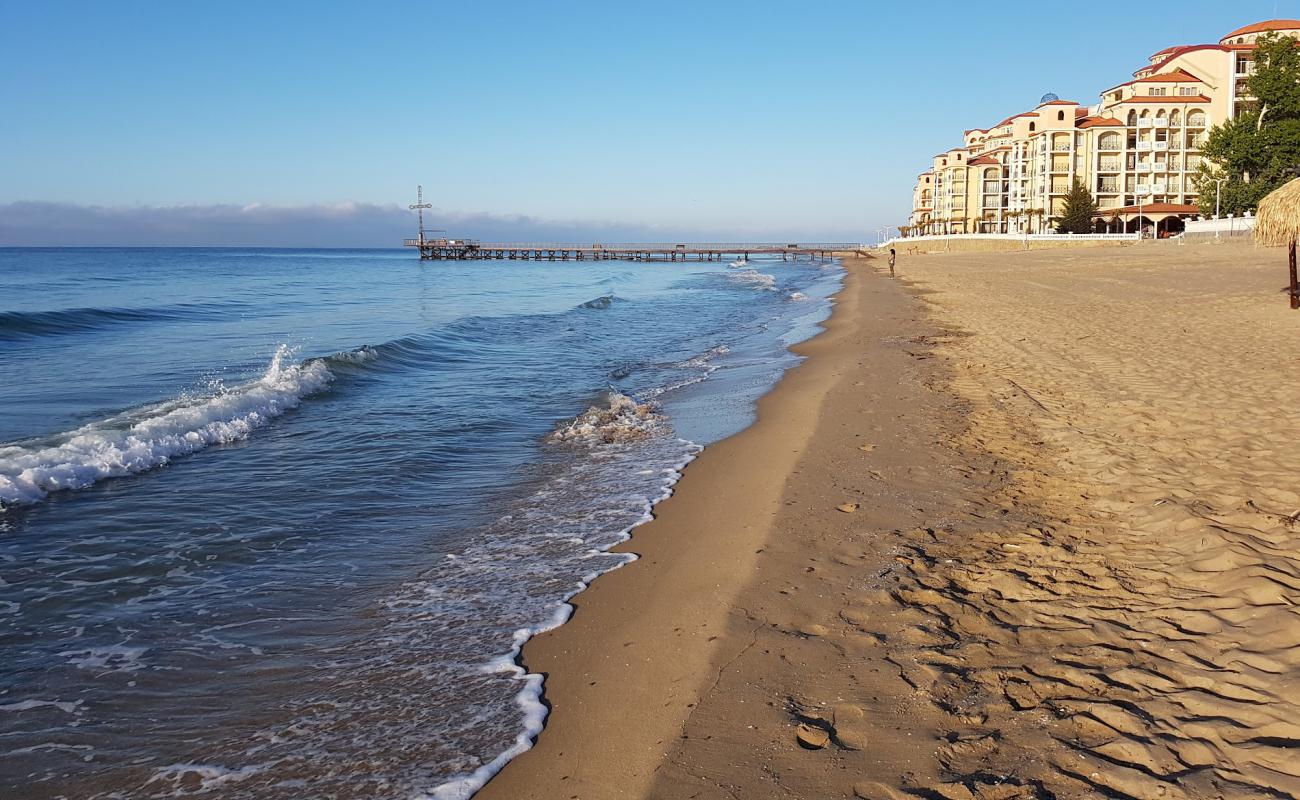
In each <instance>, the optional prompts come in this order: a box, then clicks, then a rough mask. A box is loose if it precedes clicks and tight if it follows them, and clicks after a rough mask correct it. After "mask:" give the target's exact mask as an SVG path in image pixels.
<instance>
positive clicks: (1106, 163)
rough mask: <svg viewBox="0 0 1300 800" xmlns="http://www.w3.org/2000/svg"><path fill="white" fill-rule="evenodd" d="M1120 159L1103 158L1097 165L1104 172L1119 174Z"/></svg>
mask: <svg viewBox="0 0 1300 800" xmlns="http://www.w3.org/2000/svg"><path fill="white" fill-rule="evenodd" d="M1119 164H1120V162H1119V159H1115V158H1103V159H1102V160H1101V161H1100V162H1098V163H1097V169H1099V170H1101V171H1102V172H1119Z"/></svg>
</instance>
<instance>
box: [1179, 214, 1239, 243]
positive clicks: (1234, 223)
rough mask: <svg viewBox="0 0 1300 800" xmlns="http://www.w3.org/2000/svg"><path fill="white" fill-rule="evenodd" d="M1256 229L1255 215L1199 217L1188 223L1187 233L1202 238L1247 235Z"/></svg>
mask: <svg viewBox="0 0 1300 800" xmlns="http://www.w3.org/2000/svg"><path fill="white" fill-rule="evenodd" d="M1253 230H1255V218H1254V217H1224V218H1222V219H1197V220H1190V221H1189V222H1188V223H1187V230H1186V231H1185V233H1186V235H1187V236H1189V237H1195V238H1201V237H1205V236H1219V237H1222V236H1245V235H1247V234H1249V233H1250V232H1251V231H1253Z"/></svg>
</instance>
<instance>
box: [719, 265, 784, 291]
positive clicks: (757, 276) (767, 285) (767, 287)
mask: <svg viewBox="0 0 1300 800" xmlns="http://www.w3.org/2000/svg"><path fill="white" fill-rule="evenodd" d="M723 274H725V275H726V276H727V277H728V278H730V279H731V280H733V281H735V282H736V283H739V284H743V285H745V286H749V287H752V288H754V289H761V290H763V291H767V292H775V291H776V276H774V275H768V274H767V273H766V272H759V271H758V270H756V269H735V270H728V271H727V272H725V273H723Z"/></svg>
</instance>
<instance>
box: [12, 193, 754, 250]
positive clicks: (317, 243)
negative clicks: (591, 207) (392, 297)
mask: <svg viewBox="0 0 1300 800" xmlns="http://www.w3.org/2000/svg"><path fill="white" fill-rule="evenodd" d="M425 227H426V228H445V229H446V230H448V231H451V232H452V235H454V236H463V237H466V238H476V239H484V240H497V241H502V240H507V241H619V240H622V241H691V240H695V241H700V240H705V239H713V240H718V239H715V238H714V237H715V236H717V234H716V233H713V234H708V233H704V232H701V231H689V230H682V229H675V230H668V229H660V228H655V227H652V226H635V225H623V224H618V223H612V222H561V221H549V220H543V219H537V218H534V217H529V216H524V215H499V214H486V213H480V214H455V213H447V212H440V211H438V210H437V209H433V210H432V211H431V212H429V213H426V215H425ZM415 230H416V222H415V215H414V213H412V212H411V211H409V210H407V209H406V208H405V207H403V206H398V205H375V204H371V203H339V204H334V205H305V206H267V205H260V204H255V205H246V206H236V205H190V206H135V207H116V208H115V207H106V206H83V205H77V204H73V203H50V202H38V201H20V202H13V203H8V204H0V246H18V247H132V246H140V247H149V246H156V247H166V246H176V247H186V246H194V247H396V246H400V245H401V243H402V239H403V238H407V237H414V236H415ZM751 235H752V234H751ZM733 236H734V234H733ZM741 238H747V237H741ZM731 240H732V241H735V239H731Z"/></svg>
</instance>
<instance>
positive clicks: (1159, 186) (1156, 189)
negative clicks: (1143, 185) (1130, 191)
mask: <svg viewBox="0 0 1300 800" xmlns="http://www.w3.org/2000/svg"><path fill="white" fill-rule="evenodd" d="M1167 188H1168V187H1166V186H1165V184H1163V183H1153V184H1151V194H1165V193H1166V190H1167Z"/></svg>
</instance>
